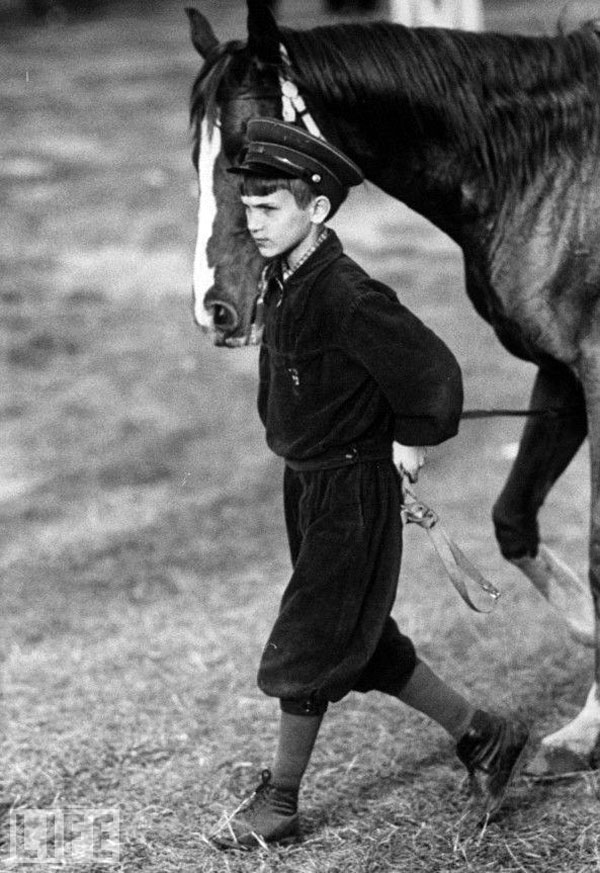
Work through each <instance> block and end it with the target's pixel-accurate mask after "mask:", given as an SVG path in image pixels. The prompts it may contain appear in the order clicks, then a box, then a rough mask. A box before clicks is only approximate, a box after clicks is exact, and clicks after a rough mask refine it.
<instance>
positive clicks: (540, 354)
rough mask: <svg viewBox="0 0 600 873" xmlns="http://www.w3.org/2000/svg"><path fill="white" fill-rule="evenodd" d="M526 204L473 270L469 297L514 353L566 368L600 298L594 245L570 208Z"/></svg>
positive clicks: (575, 355) (576, 349)
mask: <svg viewBox="0 0 600 873" xmlns="http://www.w3.org/2000/svg"><path fill="white" fill-rule="evenodd" d="M530 206H531V208H530V211H529V213H528V214H527V215H525V216H523V218H522V220H521V221H514V222H513V223H512V226H511V228H510V232H509V233H506V235H505V238H504V239H502V241H501V242H500V244H498V245H497V246H496V247H495V250H494V255H493V258H492V259H491V263H490V264H489V265H488V266H487V267H486V268H485V269H483V270H481V269H480V270H474V271H473V275H472V276H471V280H470V283H469V284H470V285H471V287H470V289H469V293H470V294H471V295H472V296H473V295H475V296H478V297H479V302H478V304H477V303H476V305H478V308H479V310H480V312H481V313H482V315H484V317H485V318H486V319H487V320H488V321H489V322H490V324H492V326H493V327H494V329H495V331H496V333H497V335H498V337H499V338H500V340H501V341H502V342H503V344H504V345H505V346H506V347H507V348H508V349H509V350H510V351H511V352H513V354H517V355H519V356H520V357H524V358H527V359H529V360H532V361H534V362H538V363H539V362H541V361H543V360H547V359H548V358H551V359H553V360H558V361H561V362H562V363H565V364H567V365H569V366H572V365H573V364H574V363H575V361H576V360H577V357H578V354H579V347H580V343H581V339H582V336H584V335H585V333H586V329H587V324H588V322H589V319H590V316H591V312H592V310H593V309H594V307H595V306H596V303H597V299H598V296H599V293H600V262H599V259H598V255H597V251H598V241H597V240H594V239H591V238H587V237H588V234H587V232H586V228H585V227H584V226H582V224H581V221H580V218H581V213H580V212H578V211H577V210H576V209H571V210H570V211H569V207H563V208H562V209H561V210H558V207H557V212H556V214H555V213H554V212H553V211H552V210H551V209H550V208H549V205H548V203H546V204H545V205H544V208H538V209H536V208H535V207H534V206H533V205H532V204H530Z"/></svg>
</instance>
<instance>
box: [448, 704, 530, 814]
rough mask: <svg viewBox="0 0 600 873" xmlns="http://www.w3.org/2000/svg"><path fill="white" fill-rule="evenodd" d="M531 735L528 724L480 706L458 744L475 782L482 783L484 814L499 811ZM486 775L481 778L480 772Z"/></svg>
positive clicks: (460, 756) (458, 752)
mask: <svg viewBox="0 0 600 873" xmlns="http://www.w3.org/2000/svg"><path fill="white" fill-rule="evenodd" d="M528 739H529V730H528V728H527V726H526V725H525V724H524V723H523V722H521V721H519V720H518V719H513V720H509V719H507V718H503V717H502V716H499V715H492V714H490V713H487V712H484V711H483V710H480V709H479V710H477V711H476V712H475V715H474V716H473V718H472V720H471V724H470V725H469V728H468V730H467V732H466V733H465V734H464V735H463V736H462V737H461V739H460V740H459V741H458V744H457V746H456V754H457V755H458V757H459V758H460V760H461V761H462V763H463V764H464V765H465V767H466V768H467V770H468V771H469V775H470V777H471V782H472V784H473V783H476V784H478V785H479V789H480V791H481V793H482V794H483V800H484V813H483V814H484V816H487V817H488V819H489V818H490V817H492V816H493V815H495V814H496V813H497V812H498V810H499V809H500V806H501V804H502V801H503V799H504V795H505V794H506V791H507V789H508V787H509V785H510V782H511V780H512V779H513V778H514V777H515V776H516V775H517V773H518V771H519V769H520V764H521V762H522V758H523V755H524V752H525V747H526V745H527V740H528ZM477 773H481V774H482V779H481V780H477V778H476V774H477Z"/></svg>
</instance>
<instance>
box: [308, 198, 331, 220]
mask: <svg viewBox="0 0 600 873" xmlns="http://www.w3.org/2000/svg"><path fill="white" fill-rule="evenodd" d="M330 212H331V200H330V199H329V197H326V196H325V195H324V194H319V195H317V197H315V199H314V201H313V212H312V218H311V221H312V223H313V224H323V222H325V221H326V220H327V216H328V215H329V213H330Z"/></svg>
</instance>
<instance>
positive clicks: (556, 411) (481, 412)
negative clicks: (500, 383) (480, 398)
mask: <svg viewBox="0 0 600 873" xmlns="http://www.w3.org/2000/svg"><path fill="white" fill-rule="evenodd" d="M578 412H579V408H578V407H577V406H565V407H564V408H563V409H560V408H559V407H555V406H549V407H548V408H547V409H465V410H464V412H463V413H462V414H461V416H460V417H461V419H463V420H465V421H468V420H469V419H470V420H473V419H477V418H508V417H510V416H512V417H527V418H570V417H571V416H573V415H576V414H577V413H578Z"/></svg>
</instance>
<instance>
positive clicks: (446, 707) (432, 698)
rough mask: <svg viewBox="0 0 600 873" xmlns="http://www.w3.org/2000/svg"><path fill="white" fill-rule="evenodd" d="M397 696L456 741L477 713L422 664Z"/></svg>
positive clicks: (459, 695)
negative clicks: (435, 723) (431, 720)
mask: <svg viewBox="0 0 600 873" xmlns="http://www.w3.org/2000/svg"><path fill="white" fill-rule="evenodd" d="M396 697H397V698H398V700H401V701H402V702H403V703H406V704H407V706H411V707H412V708H413V709H417V710H418V711H419V712H422V713H423V714H424V715H427V716H429V718H432V719H433V720H434V721H436V722H437V723H438V724H439V725H441V726H442V727H443V728H444V729H445V730H447V731H448V733H449V734H450V735H451V736H453V737H454V738H455V739H456V740H459V739H460V738H461V737H462V736H463V735H464V734H465V732H466V731H467V729H468V727H469V725H470V723H471V719H472V718H473V715H474V714H475V707H473V706H471V704H470V703H469V702H468V701H467V700H465V698H464V697H463V696H462V695H461V694H459V693H458V692H457V691H454V689H453V688H450V686H449V685H446V683H445V682H443V681H442V680H441V679H440V678H439V677H438V676H436V675H435V673H434V672H433V671H432V670H430V669H429V667H428V666H427V664H424V663H423V662H422V661H419V662H418V664H417V666H416V667H415V669H414V672H413V674H412V676H411V677H410V679H409V680H408V682H407V683H406V685H405V686H404V688H403V689H402V691H400V692H399V694H397V695H396Z"/></svg>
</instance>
